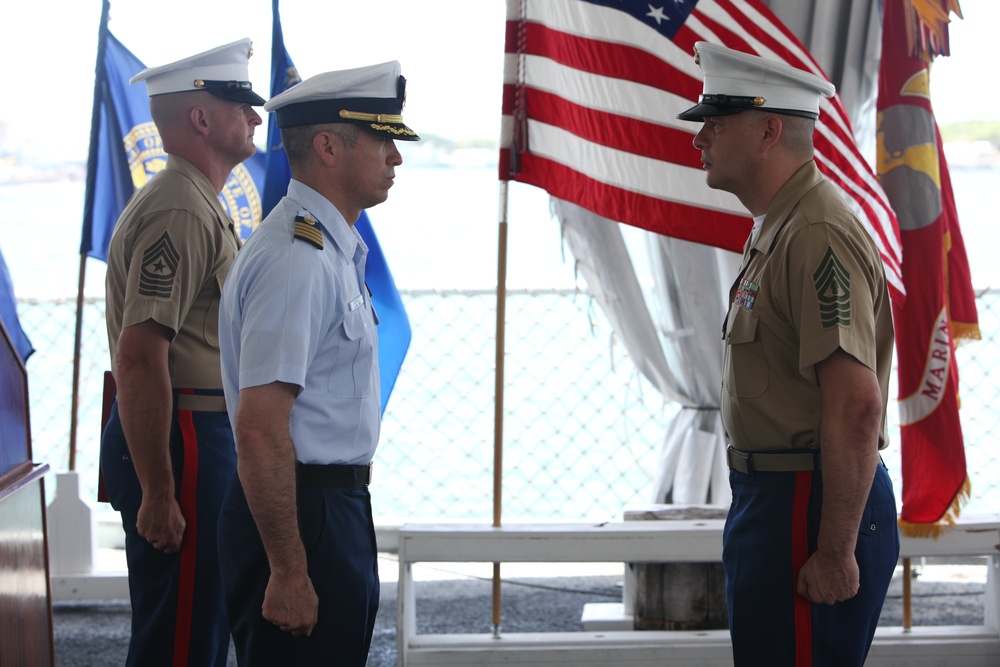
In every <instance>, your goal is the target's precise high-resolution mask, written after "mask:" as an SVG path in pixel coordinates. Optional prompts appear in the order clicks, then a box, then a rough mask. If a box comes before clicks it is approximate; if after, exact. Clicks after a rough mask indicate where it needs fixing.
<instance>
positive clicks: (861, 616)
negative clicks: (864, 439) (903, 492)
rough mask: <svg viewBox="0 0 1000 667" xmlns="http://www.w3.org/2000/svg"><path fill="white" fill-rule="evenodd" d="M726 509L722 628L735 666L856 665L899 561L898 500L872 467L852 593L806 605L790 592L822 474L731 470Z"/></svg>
mask: <svg viewBox="0 0 1000 667" xmlns="http://www.w3.org/2000/svg"><path fill="white" fill-rule="evenodd" d="M729 481H730V486H731V487H732V490H733V504H732V506H731V508H730V510H729V515H728V517H727V519H726V525H725V530H724V532H723V554H722V563H723V567H724V569H725V572H726V594H727V597H728V603H729V630H730V634H731V636H732V640H733V658H734V662H735V665H736V667H755V666H757V665H760V666H761V667H764V666H766V667H785V666H787V667H827V666H828V667H852V666H856V667H861V665H863V664H864V661H865V658H866V656H867V655H868V649H869V648H870V647H871V642H872V638H873V637H874V635H875V628H876V626H877V625H878V619H879V615H880V613H881V611H882V603H883V602H884V601H885V595H886V592H887V591H888V588H889V582H890V581H891V580H892V575H893V571H894V570H895V567H896V562H897V560H898V559H899V532H898V529H897V527H896V501H895V497H894V496H893V492H892V482H891V480H890V479H889V474H888V472H887V471H886V469H885V466H883V465H882V464H879V465H878V467H877V470H876V473H875V479H874V481H873V483H872V488H871V491H870V493H869V496H868V502H867V504H866V505H865V509H864V513H863V515H862V518H861V525H860V526H859V527H858V541H857V547H856V548H855V551H854V555H855V557H856V558H857V561H858V568H859V570H860V576H861V586H860V589H859V590H858V594H857V595H856V596H854V597H853V598H851V599H850V600H846V601H844V602H840V603H837V604H834V605H822V604H812V603H810V602H809V601H808V600H807V599H806V598H804V597H802V596H800V595H798V593H796V591H795V588H796V584H797V582H798V574H799V570H800V569H801V568H802V565H803V564H804V563H805V561H806V560H807V559H808V557H809V555H810V554H812V553H813V552H814V551H815V550H816V539H817V536H818V532H819V519H820V511H821V509H822V498H823V483H822V474H821V473H820V472H819V471H816V472H757V473H754V474H752V475H748V474H744V473H741V472H738V471H735V470H731V471H730V473H729Z"/></svg>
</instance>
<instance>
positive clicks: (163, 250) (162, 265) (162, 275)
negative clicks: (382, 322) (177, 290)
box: [139, 232, 181, 299]
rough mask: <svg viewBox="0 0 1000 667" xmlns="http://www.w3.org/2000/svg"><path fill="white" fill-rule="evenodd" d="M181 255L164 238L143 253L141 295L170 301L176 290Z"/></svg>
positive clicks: (166, 238) (168, 239) (165, 237)
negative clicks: (172, 293) (175, 282)
mask: <svg viewBox="0 0 1000 667" xmlns="http://www.w3.org/2000/svg"><path fill="white" fill-rule="evenodd" d="M180 259H181V255H180V253H179V252H177V248H175V247H174V244H173V243H172V242H171V241H170V236H169V235H168V234H167V233H166V232H163V236H161V237H160V238H159V240H157V242H156V243H154V244H153V245H151V246H149V247H148V248H146V251H145V252H144V253H142V273H140V275H139V294H141V295H142V296H150V297H153V298H158V299H169V298H170V293H171V292H172V291H173V289H174V277H175V276H176V275H177V265H178V263H179V262H180Z"/></svg>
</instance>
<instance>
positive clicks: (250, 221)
mask: <svg viewBox="0 0 1000 667" xmlns="http://www.w3.org/2000/svg"><path fill="white" fill-rule="evenodd" d="M109 8H110V2H109V1H108V0H105V1H104V5H103V10H102V13H101V28H100V33H99V36H98V42H97V68H96V72H95V79H94V106H93V115H92V116H91V122H90V123H91V124H90V151H89V153H88V156H87V185H86V194H85V198H84V207H83V233H82V237H81V241H80V254H81V255H86V256H89V257H94V258H95V259H99V260H101V261H105V262H106V261H107V259H108V244H109V243H110V242H111V234H112V232H114V229H115V223H116V222H117V221H118V216H119V215H121V212H122V211H123V210H124V209H125V205H126V204H127V203H128V200H129V197H131V196H132V193H133V192H135V190H136V188H139V187H142V186H143V185H144V184H145V183H146V181H148V180H149V178H150V177H152V176H153V174H155V173H156V172H158V171H160V170H161V169H163V167H164V166H165V165H166V153H164V152H163V144H162V143H161V142H160V134H159V132H157V130H156V126H155V125H154V124H153V119H152V117H151V116H150V114H149V97H148V95H147V94H146V86H144V85H134V86H133V85H131V84H130V83H129V79H131V78H132V77H133V76H135V75H136V74H138V73H139V72H141V71H142V70H144V69H145V68H146V66H145V65H143V63H142V61H140V60H139V59H138V58H136V57H135V56H134V55H132V53H131V52H130V51H129V50H128V49H127V48H125V46H124V45H123V44H122V43H121V42H119V41H118V40H117V39H116V38H115V36H114V35H112V34H111V31H110V30H109V29H108V13H109ZM263 180H264V155H263V154H262V153H261V152H259V151H258V153H257V154H256V155H254V156H253V157H251V158H250V159H249V160H247V161H245V162H244V163H243V164H240V165H238V166H237V167H236V169H234V170H233V173H232V175H230V177H229V180H228V181H227V182H226V185H225V187H224V188H223V190H222V203H223V205H224V206H225V207H226V210H227V211H229V214H230V215H231V216H232V217H233V219H234V220H235V221H236V223H237V225H238V227H239V230H240V235H241V236H242V237H243V238H246V237H247V236H249V235H250V232H251V231H253V229H254V228H255V227H256V226H257V225H258V224H260V221H261V218H262V217H263V216H262V215H261V198H260V191H259V187H258V184H259V183H262V182H263Z"/></svg>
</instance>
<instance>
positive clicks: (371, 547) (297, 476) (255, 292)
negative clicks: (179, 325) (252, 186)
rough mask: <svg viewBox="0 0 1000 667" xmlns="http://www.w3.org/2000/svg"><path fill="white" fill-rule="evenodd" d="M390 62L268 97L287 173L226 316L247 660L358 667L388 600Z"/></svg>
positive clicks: (239, 592)
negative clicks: (377, 268) (381, 329)
mask: <svg viewBox="0 0 1000 667" xmlns="http://www.w3.org/2000/svg"><path fill="white" fill-rule="evenodd" d="M404 92H405V80H404V79H403V77H402V76H401V75H400V66H399V63H397V62H395V61H393V62H388V63H382V64H379V65H373V66H370V67H362V68H357V69H351V70H342V71H337V72H327V73H325V74H320V75H317V76H315V77H312V78H310V79H306V80H305V81H303V82H301V83H299V84H298V85H296V86H294V87H292V88H290V89H288V90H287V91H285V92H284V93H282V94H280V95H278V96H276V97H274V98H273V99H271V100H270V101H269V102H268V103H267V104H266V105H265V107H264V108H265V110H267V111H272V112H274V113H275V114H276V119H277V124H278V127H279V128H281V133H282V142H283V144H284V147H285V151H286V152H287V154H288V158H289V164H290V165H291V171H292V181H291V183H290V184H289V186H288V194H287V196H286V197H285V198H284V199H282V200H281V202H279V204H278V205H277V206H276V207H275V209H274V210H273V211H272V212H271V213H270V214H269V215H268V217H267V218H266V219H265V220H264V222H263V223H262V224H261V226H260V227H259V228H258V229H257V231H255V232H254V233H253V235H252V236H251V237H250V239H249V240H248V241H247V243H246V244H245V245H244V247H243V249H242V250H241V252H240V253H239V255H238V256H237V258H236V261H235V262H234V263H233V267H232V270H231V272H230V273H229V276H228V278H227V280H226V286H225V289H224V290H223V295H222V302H221V306H220V317H219V338H220V348H221V353H222V378H223V385H224V388H225V394H226V403H227V408H228V411H229V415H230V419H231V420H232V422H233V424H234V425H235V432H236V449H237V454H238V461H239V465H238V475H237V478H236V479H234V481H233V483H232V485H231V487H230V489H229V491H228V493H227V496H226V499H225V502H224V505H223V512H222V516H221V517H220V521H219V551H220V568H221V573H222V579H223V584H224V586H225V589H226V596H227V602H228V607H229V623H230V627H231V629H232V633H233V639H234V643H235V647H236V653H237V657H238V658H239V661H240V664H241V665H243V666H250V665H274V664H295V665H318V664H330V663H331V661H332V662H334V663H336V664H338V665H356V666H357V667H363V666H364V665H365V662H366V661H367V656H368V649H369V646H370V644H371V638H372V632H373V630H374V623H375V614H376V612H377V610H378V598H379V581H378V571H377V564H376V559H377V546H376V543H375V529H374V525H373V522H372V510H371V498H370V496H369V493H368V484H369V482H370V479H371V460H372V457H373V456H374V453H375V448H376V446H377V444H378V435H379V419H380V416H379V415H380V411H379V406H380V390H379V373H378V336H377V334H376V329H375V327H376V325H377V323H378V318H377V316H376V314H375V312H374V310H373V308H372V303H371V295H370V294H369V292H368V288H367V286H366V285H365V280H364V275H365V260H366V257H367V253H368V248H367V246H366V245H365V243H364V241H363V240H362V238H361V236H360V234H358V232H357V231H356V230H355V229H354V223H355V222H356V221H357V219H358V217H359V216H360V214H361V212H362V211H363V210H364V209H366V208H370V207H371V206H375V205H376V204H379V203H381V202H383V201H385V199H386V198H387V197H388V191H389V188H390V187H392V184H393V180H394V178H395V168H396V167H397V166H399V165H400V164H401V163H402V157H401V156H400V154H399V151H398V150H397V148H396V145H395V141H394V140H396V139H400V140H405V141H415V140H418V139H419V137H418V136H417V135H416V134H415V133H414V132H413V130H411V129H410V128H408V127H407V126H406V125H405V124H404V123H403V118H402V115H401V113H402V107H403V99H404Z"/></svg>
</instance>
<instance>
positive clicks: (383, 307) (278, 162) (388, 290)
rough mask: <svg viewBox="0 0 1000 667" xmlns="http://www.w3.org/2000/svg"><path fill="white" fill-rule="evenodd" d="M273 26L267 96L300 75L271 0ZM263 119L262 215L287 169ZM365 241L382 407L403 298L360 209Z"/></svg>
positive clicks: (402, 344) (402, 335)
mask: <svg viewBox="0 0 1000 667" xmlns="http://www.w3.org/2000/svg"><path fill="white" fill-rule="evenodd" d="M271 7H272V12H273V14H272V17H273V21H274V23H273V28H272V32H271V97H274V96H275V95H277V94H278V93H281V92H283V91H284V90H286V89H288V88H290V87H292V86H294V85H295V84H296V83H298V82H299V81H300V80H301V79H300V78H299V74H298V71H297V70H296V69H295V65H294V64H293V63H292V59H291V58H290V57H289V56H288V51H287V50H286V49H285V39H284V36H283V34H282V31H281V18H280V17H279V15H278V0H272V5H271ZM269 116H270V117H269V118H268V122H267V157H266V171H267V175H266V177H265V181H264V215H265V216H266V215H267V214H268V213H269V212H270V211H271V209H272V208H274V206H275V205H277V203H278V202H279V201H281V198H282V197H284V196H285V193H286V192H287V190H288V181H289V179H291V170H290V169H289V167H288V156H287V155H285V150H284V148H282V146H281V134H280V132H279V131H278V125H277V121H276V120H275V115H274V114H269ZM354 228H355V229H357V230H358V233H359V234H361V238H363V239H364V241H365V244H366V245H367V246H368V261H367V265H366V268H365V282H366V283H367V284H368V289H369V290H370V291H371V299H372V304H373V305H374V306H375V312H376V313H377V314H378V317H379V326H378V365H379V373H380V382H381V386H382V396H381V398H382V412H383V413H384V412H385V406H386V404H387V403H388V401H389V395H390V394H391V393H392V388H393V386H395V384H396V378H397V377H398V376H399V369H400V368H401V367H402V365H403V359H404V358H405V357H406V351H407V350H408V349H409V347H410V338H411V335H412V334H411V330H410V320H409V318H408V317H407V315H406V309H405V308H404V307H403V300H402V298H401V297H400V295H399V290H398V289H396V282H395V281H394V280H393V278H392V272H391V271H389V265H388V264H387V263H386V259H385V255H384V254H383V252H382V248H381V247H380V246H379V243H378V237H376V236H375V230H374V229H372V225H371V222H370V221H369V219H368V214H367V213H366V212H365V211H362V212H361V217H360V218H358V221H357V222H356V223H355V224H354Z"/></svg>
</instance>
